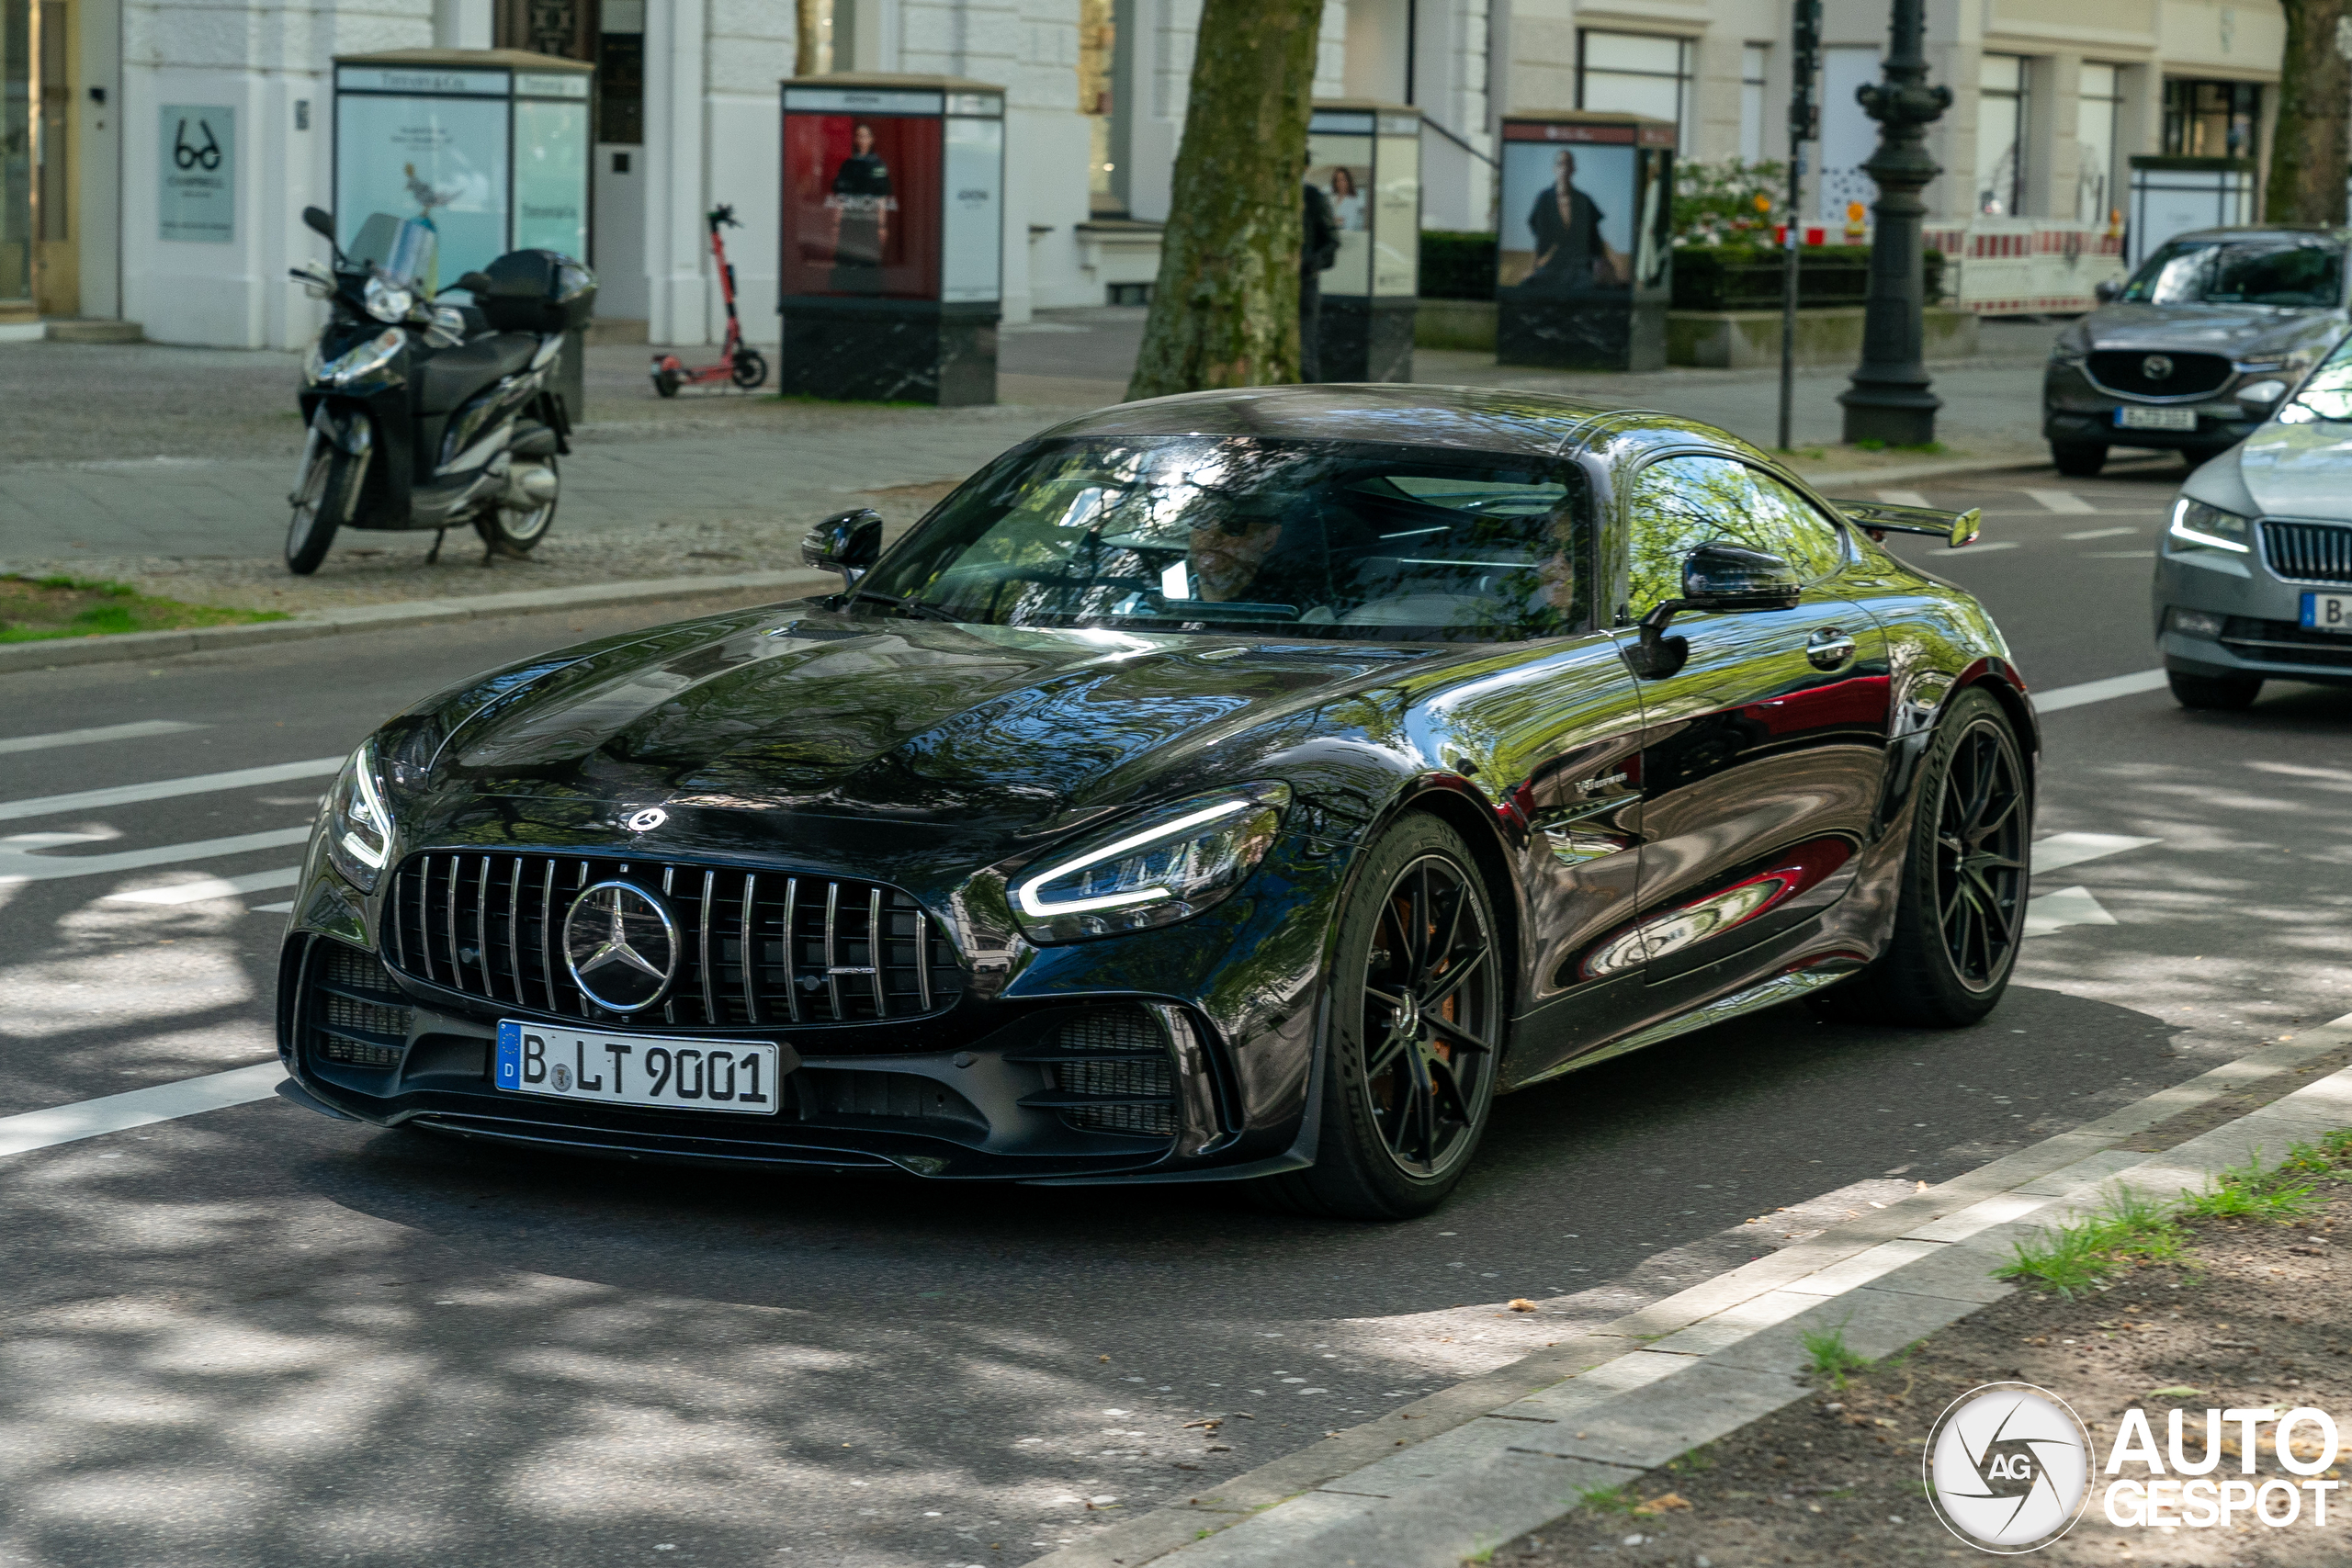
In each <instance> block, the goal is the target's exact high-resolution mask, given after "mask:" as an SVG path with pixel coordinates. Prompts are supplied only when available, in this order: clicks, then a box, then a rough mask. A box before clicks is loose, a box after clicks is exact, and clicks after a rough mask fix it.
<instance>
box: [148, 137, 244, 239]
mask: <svg viewBox="0 0 2352 1568" xmlns="http://www.w3.org/2000/svg"><path fill="white" fill-rule="evenodd" d="M160 130H161V131H162V138H161V151H162V161H161V164H160V165H159V167H160V168H161V171H162V173H161V175H160V178H159V188H158V190H157V192H156V209H157V212H158V214H159V225H158V237H159V238H162V239H165V240H181V241H192V242H194V243H198V244H206V245H227V244H233V243H235V242H236V238H237V111H236V110H235V109H234V108H232V107H230V106H228V105H226V104H165V105H164V112H163V122H162V125H161V127H160Z"/></svg>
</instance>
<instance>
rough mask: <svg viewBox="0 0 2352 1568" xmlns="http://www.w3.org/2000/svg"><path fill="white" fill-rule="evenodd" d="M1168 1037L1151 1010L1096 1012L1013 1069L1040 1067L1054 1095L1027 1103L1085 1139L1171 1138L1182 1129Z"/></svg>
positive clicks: (1072, 1022)
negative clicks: (1094, 1136) (1090, 1135)
mask: <svg viewBox="0 0 2352 1568" xmlns="http://www.w3.org/2000/svg"><path fill="white" fill-rule="evenodd" d="M1168 1046H1169V1042H1168V1031H1167V1030H1166V1028H1165V1027H1163V1026H1162V1024H1161V1023H1160V1021H1159V1018H1158V1017H1157V1016H1156V1015H1154V1014H1153V1013H1152V1012H1151V1011H1150V1010H1148V1009H1146V1008H1143V1007H1139V1006H1135V1005H1132V1004H1130V1005H1125V1006H1120V1007H1108V1008H1092V1009H1090V1010H1087V1011H1085V1012H1082V1013H1080V1014H1079V1015H1078V1016H1077V1017H1075V1018H1072V1019H1069V1021H1066V1022H1064V1023H1062V1024H1061V1025H1060V1026H1059V1027H1058V1028H1057V1029H1055V1030H1054V1031H1053V1032H1051V1033H1050V1034H1048V1035H1047V1036H1046V1041H1045V1043H1044V1044H1043V1045H1042V1046H1041V1047H1039V1048H1037V1049H1035V1050H1030V1051H1023V1052H1019V1053H1016V1054H1014V1055H1012V1056H1010V1057H1009V1058H1007V1059H1008V1060H1011V1061H1015V1062H1035V1063H1040V1064H1042V1065H1043V1066H1045V1068H1046V1077H1047V1078H1048V1079H1049V1080H1050V1082H1051V1083H1052V1085H1053V1088H1052V1089H1050V1090H1048V1091H1047V1092H1046V1093H1044V1094H1033V1095H1030V1096H1028V1097H1026V1098H1025V1099H1023V1100H1022V1102H1021V1103H1022V1104H1023V1105H1028V1106H1035V1107H1037V1108H1040V1109H1045V1110H1052V1111H1059V1112H1061V1117H1062V1120H1063V1121H1064V1122H1068V1123H1069V1125H1070V1126H1072V1127H1075V1128H1077V1129H1079V1130H1080V1131H1081V1132H1089V1133H1117V1134H1125V1135H1126V1136H1129V1137H1139V1138H1172V1137H1174V1136H1175V1135H1176V1128H1177V1121H1178V1116H1177V1096H1176V1075H1175V1068H1174V1064H1173V1062H1172V1061H1171V1060H1170V1056H1169V1050H1168Z"/></svg>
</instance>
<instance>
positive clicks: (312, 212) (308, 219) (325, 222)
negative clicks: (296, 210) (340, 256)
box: [302, 207, 334, 245]
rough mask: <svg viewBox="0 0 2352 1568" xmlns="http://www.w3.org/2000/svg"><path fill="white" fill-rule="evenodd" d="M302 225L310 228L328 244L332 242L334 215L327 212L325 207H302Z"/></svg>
mask: <svg viewBox="0 0 2352 1568" xmlns="http://www.w3.org/2000/svg"><path fill="white" fill-rule="evenodd" d="M302 226H303V227H304V228H306V229H308V230H310V231H311V233H313V234H316V235H318V236H319V238H321V239H322V240H324V241H325V242H326V243H328V244H330V245H332V244H334V214H333V213H331V212H329V211H328V210H327V209H325V208H323V207H306V208H304V209H302Z"/></svg>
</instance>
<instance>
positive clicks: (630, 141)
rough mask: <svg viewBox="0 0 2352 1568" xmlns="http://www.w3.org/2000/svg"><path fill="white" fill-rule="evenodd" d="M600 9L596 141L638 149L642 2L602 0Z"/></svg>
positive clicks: (641, 134)
mask: <svg viewBox="0 0 2352 1568" xmlns="http://www.w3.org/2000/svg"><path fill="white" fill-rule="evenodd" d="M603 10H604V17H603V23H604V25H603V27H602V28H599V29H598V32H597V35H596V140H597V141H609V142H614V143H617V144H619V145H621V146H624V147H635V146H639V145H641V144H643V142H644V141H645V0H605V5H604V7H603ZM624 156H626V154H624Z"/></svg>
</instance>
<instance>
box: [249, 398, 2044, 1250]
mask: <svg viewBox="0 0 2352 1568" xmlns="http://www.w3.org/2000/svg"><path fill="white" fill-rule="evenodd" d="M1974 523H1975V519H1974V514H1973V513H1963V514H1961V515H1959V516H1957V517H1955V516H1953V515H1952V514H1950V513H1932V512H1926V511H1923V510H1914V509H1907V508H1898V507H1877V506H1863V505H1860V504H1859V503H1845V502H1826V501H1823V500H1821V499H1820V498H1818V497H1817V496H1815V494H1814V493H1813V492H1812V491H1810V490H1808V489H1807V488H1806V487H1805V485H1804V483H1803V482H1802V481H1800V480H1798V479H1795V478H1793V477H1792V476H1791V475H1790V474H1789V473H1788V472H1787V471H1786V470H1784V469H1782V468H1779V467H1777V466H1776V465H1774V464H1773V463H1772V462H1771V461H1770V459H1769V458H1768V457H1765V456H1764V455H1763V454H1762V453H1760V452H1758V451H1757V450H1756V449H1754V448H1752V447H1750V446H1747V445H1745V444H1744V443H1742V442H1740V441H1738V440H1736V439H1735V438H1733V437H1732V436H1729V435H1726V434H1724V433H1722V432H1720V431H1716V430H1712V429H1709V428H1706V427H1704V426H1699V425H1693V424H1691V423H1687V422H1685V421H1682V420H1678V419H1673V418H1669V417H1668V416H1666V415H1663V414H1658V413H1651V412H1629V411H1623V410H1611V409H1607V408H1602V407H1599V406H1596V405H1592V404H1589V403H1582V402H1577V401H1574V400H1566V399H1559V398H1548V397H1542V396H1537V395H1531V394H1524V393H1515V392H1489V391H1482V390H1473V389H1436V388H1425V387H1310V388H1283V389H1258V390H1251V391H1240V392H1221V393H1204V394H1198V395H1194V396H1189V397H1180V398H1167V399H1160V400H1154V401H1149V402H1141V403H1130V404H1125V405H1122V406H1120V407H1116V408H1112V409H1107V410H1104V411H1103V412H1097V413H1093V414H1090V415H1088V416H1086V417H1085V418H1082V419H1079V420H1075V421H1072V422H1070V423H1067V424H1064V425H1062V426H1061V427H1059V428H1058V429H1056V430H1053V431H1050V432H1048V433H1046V434H1044V435H1041V436H1038V437H1037V438H1035V439H1034V440H1032V441H1029V442H1027V443H1025V444H1023V445H1022V446H1019V447H1017V448H1015V449H1014V450H1012V451H1011V452H1009V453H1007V454H1005V455H1004V456H1003V457H1001V458H999V459H998V460H997V461H995V462H994V463H992V464H991V465H989V467H988V468H985V469H983V470H982V471H981V472H980V473H979V474H978V475H976V476H975V477H974V478H973V479H970V480H969V481H968V482H967V483H966V484H964V485H963V486H962V487H961V488H960V489H958V490H957V491H956V492H955V493H954V494H952V495H950V496H949V497H948V498H947V499H946V500H945V501H944V502H941V503H940V504H939V506H938V507H937V508H936V509H934V510H933V512H932V513H931V514H930V515H929V516H927V517H926V518H924V519H923V521H922V523H921V524H920V525H917V526H916V527H915V528H914V530H913V531H912V532H910V534H908V535H907V536H905V537H904V538H902V539H900V540H899V541H898V542H897V543H896V544H895V545H894V546H892V547H891V548H889V549H888V551H880V550H879V548H878V547H879V543H880V532H881V529H880V522H879V519H877V518H876V517H874V516H873V515H872V514H871V513H845V514H843V516H842V517H840V518H835V519H831V520H830V521H829V522H828V524H826V525H823V526H822V527H820V530H819V532H818V533H817V534H814V535H812V536H810V544H809V547H808V549H809V553H810V557H811V558H812V559H815V560H818V561H820V563H822V564H826V565H830V566H833V567H837V568H839V569H840V570H842V573H843V576H844V578H845V579H846V580H847V581H849V584H850V587H849V589H848V591H847V592H843V593H842V594H839V595H836V596H833V597H831V598H822V599H810V600H805V601H800V602H797V603H793V604H776V605H769V606H767V607H764V608H762V609H757V610H745V611H737V612H731V613H729V614H725V615H712V616H708V617H706V618H704V619H700V620H694V621H687V622H682V623H679V624H676V625H673V626H660V627H656V628H653V629H651V630H649V631H641V632H634V633H630V634H628V635H626V636H621V637H610V638H607V639H605V640H604V641H601V642H594V643H589V644H586V645H583V646H582V647H577V648H571V649H563V650H561V651H559V652H555V653H550V654H548V655H546V656H544V657H542V658H538V659H535V660H529V661H527V662H526V663H523V664H518V665H515V666H514V667H512V668H509V669H505V670H502V671H496V672H495V673H492V674H489V675H485V676H483V677H481V679H479V680H476V681H472V682H468V683H467V684H465V685H463V686H461V687H458V688H457V689H455V690H452V691H449V692H446V693H443V694H440V695H439V696H436V697H435V698H433V699H431V700H430V701H428V702H425V703H424V704H422V705H418V706H417V707H415V708H413V709H412V710H410V711H409V712H407V713H405V714H403V715H401V716H399V717H397V718H395V719H393V720H392V721H391V722H390V723H389V724H386V725H385V726H384V727H383V728H381V729H379V731H377V733H376V734H375V736H374V737H373V738H372V739H369V740H368V742H367V743H366V744H364V745H363V746H361V747H360V748H359V750H357V751H356V753H355V754H354V755H353V757H352V758H351V761H350V763H349V765H348V766H347V767H346V768H345V771H344V773H343V775H342V777H341V778H340V779H339V780H338V782H337V783H336V784H335V786H334V791H333V793H332V794H331V795H330V796H329V797H328V801H327V809H326V813H325V817H324V818H323V820H322V822H321V824H320V827H319V830H318V833H317V836H316V838H315V840H313V843H312V845H311V853H310V857H309V863H308V865H307V866H306V868H305V873H304V882H303V886H302V890H301V893H300V897H298V899H297V900H296V903H295V914H294V918H293V919H292V922H291V928H290V930H289V931H288V935H287V939H286V947H285V953H284V967H283V972H282V976H281V979H280V982H279V1007H278V1021H279V1022H278V1038H279V1048H280V1050H281V1051H282V1052H283V1054H284V1055H285V1059H286V1064H287V1067H288V1071H289V1073H290V1074H291V1075H292V1077H291V1080H290V1081H289V1082H288V1084H287V1085H286V1086H285V1088H284V1092H286V1093H287V1094H288V1096H289V1097H291V1098H294V1099H297V1100H301V1101H302V1102H304V1103H306V1104H310V1105H311V1106H313V1107H314V1108H316V1109H320V1110H323V1111H329V1112H330V1113H331V1114H337V1115H345V1116H350V1117H355V1118H357V1119H359V1120H362V1121H366V1122H373V1123H376V1124H378V1125H386V1126H389V1125H393V1124H407V1125H412V1126H417V1127H424V1128H431V1129H435V1130H438V1131H441V1132H445V1133H453V1134H467V1135H469V1136H474V1137H481V1138H490V1139H499V1140H504V1141H506V1142H507V1143H510V1144H513V1145H532V1146H537V1147H541V1148H549V1149H561V1150H570V1151H574V1152H581V1153H590V1154H599V1155H609V1156H622V1157H628V1158H661V1159H681V1160H698V1161H707V1162H715V1163H718V1164H736V1165H766V1166H800V1167H814V1168H827V1169H833V1170H861V1169H865V1170H874V1171H879V1172H889V1171H894V1170H895V1171H899V1172H907V1173H911V1174H913V1175H915V1176H918V1177H923V1178H930V1179H1014V1180H1028V1181H1050V1182H1173V1181H1203V1180H1236V1179H1254V1180H1256V1181H1258V1182H1260V1183H1261V1190H1263V1191H1265V1192H1266V1193H1267V1194H1269V1195H1270V1196H1271V1197H1272V1198H1273V1199H1274V1200H1275V1201H1279V1202H1282V1203H1285V1204H1288V1205H1290V1206H1293V1207H1295V1208H1298V1209H1301V1210H1306V1211H1309V1212H1317V1213H1335V1214H1344V1215H1359V1216H1366V1217H1376V1216H1401V1215H1406V1214H1411V1213H1418V1212H1420V1211H1423V1210H1426V1209H1428V1208H1429V1207H1430V1206H1432V1205H1434V1204H1435V1203H1437V1202H1438V1201H1440V1200H1441V1199H1442V1197H1443V1195H1444V1194H1445V1193H1446V1191H1447V1190H1449V1189H1450V1188H1451V1187H1452V1186H1453V1183H1454V1182H1455V1181H1456V1180H1457V1179H1459V1178H1460V1176H1461V1174H1462V1172H1463V1169H1464V1165H1465V1164H1466V1163H1467V1161H1468V1160H1469V1158H1470V1156H1471V1152H1472V1151H1473V1149H1475V1148H1476V1145H1477V1143H1478V1140H1479V1135H1480V1134H1481V1132H1482V1131H1483V1130H1484V1128H1485V1127H1486V1125H1487V1120H1488V1115H1489V1111H1490V1108H1491V1105H1492V1102H1493V1100H1494V1097H1495V1096H1496V1095H1497V1094H1498V1093H1503V1092H1506V1091H1509V1090H1510V1089H1520V1088H1523V1087H1525V1086H1527V1085H1529V1084H1532V1083H1536V1082H1539V1081H1541V1080H1543V1079H1544V1078H1547V1077H1552V1076H1554V1075H1555V1074H1558V1073H1562V1072H1566V1071H1567V1070H1569V1069H1571V1068H1574V1067H1578V1066H1585V1065H1587V1064H1589V1063H1592V1062H1596V1061H1599V1060H1601V1059H1603V1058H1605V1057H1608V1056H1611V1055H1616V1054H1618V1053H1620V1052H1623V1051H1627V1050H1630V1049H1633V1048H1634V1047H1635V1046H1639V1045H1643V1044H1646V1043H1651V1042H1653V1041H1657V1040H1662V1039H1666V1038H1668V1036H1671V1035H1675V1034H1679V1033H1681V1032H1686V1031H1689V1030H1692V1029H1697V1028H1700V1027H1702V1026H1704V1025H1707V1024H1711V1023H1715V1022H1719V1021H1723V1020H1725V1019H1729V1018H1733V1017H1736V1016H1737V1015H1739V1014H1741V1013H1744V1012H1747V1011H1750V1010H1755V1009H1758V1008H1761V1007H1766V1006H1770V1005H1771V1004H1773V1003H1777V1002H1781V1001H1783V1000H1786V999H1788V998H1795V997H1799V996H1804V995H1807V994H1809V993H1815V994H1816V995H1815V1003H1816V1005H1818V1006H1821V1007H1823V1008H1825V1009H1826V1010H1832V1011H1834V1012H1837V1013H1839V1014H1843V1015H1849V1016H1857V1017H1860V1016H1871V1017H1877V1018H1883V1019H1893V1020H1900V1021H1909V1022H1915V1023H1921V1024H1930V1025H1953V1024H1961V1023H1966V1022H1970V1021H1973V1020H1976V1019H1978V1018H1981V1017H1982V1016H1983V1015H1984V1014H1985V1012H1986V1011H1988V1010H1990V1009H1991V1008H1992V1007H1993V1006H1994V1004H1995V1002H1996V1000H1997V999H1998V998H1999V997H2000V995H2001V992H2002V989H2003V987H2005V985H2006V984H2007V979H2008V976H2009V973H2010V968H2011V965H2012V964H2013V963H2014V962H2015V958H2016V953H2017V943H2018V937H2019V934H2020V926H2021V921H2022V919H2023V915H2024V909H2025V900H2026V865H2025V860H2026V845H2027V842H2028V834H2029V831H2030V817H2031V813H2032V806H2033V758H2034V755H2035V750H2036V742H2035V730H2034V718H2033V713H2032V709H2031V707H2030V704H2029V703H2028V701H2027V699H2026V696H2025V694H2024V686H2023V683H2022V682H2021V681H2020V680H2019V678H2018V673H2017V671H2015V669H2014V668H2013V667H2012V666H2011V664H2010V661H2009V660H2008V656H2007V649H2006V648H2005V646H2004V645H2003V642H2002V640H2001V635H2000V633H1999V631H1998V630H1997V629H1996V627H1995V626H1994V625H1993V623H1992V621H1991V619H1990V618H1989V617H1988V616H1987V615H1985V611H1984V610H1983V608H1982V607H1980V606H1979V605H1978V604H1976V602H1975V601H1974V600H1973V599H1971V598H1970V597H1969V596H1968V595H1967V594H1966V593H1964V592H1962V591H1960V590H1959V589H1957V588H1954V587H1952V586H1951V584H1949V583H1946V582H1944V581H1940V580H1939V579H1937V578H1935V577H1932V576H1929V575H1928V574H1927V573H1925V572H1923V571H1921V570H1917V569H1916V568H1914V567H1910V566H1907V565H1905V564H1904V562H1902V561H1901V560H1898V559H1896V558H1894V557H1893V556H1892V555H1889V554H1888V553H1886V552H1885V551H1884V550H1883V549H1882V548H1880V547H1879V546H1878V545H1877V543H1876V542H1875V540H1876V538H1877V536H1880V535H1881V534H1883V531H1884V530H1886V529H1889V528H1895V529H1907V530H1910V531H1914V532H1928V533H1934V534H1938V535H1945V534H1949V535H1950V536H1951V538H1952V540H1953V541H1954V542H1955V543H1964V542H1966V540H1968V539H1970V538H1973V537H1974ZM877 556H878V558H877ZM1832 986H1834V987H1835V988H1834V989H1829V990H1823V989H1822V987H1832Z"/></svg>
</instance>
